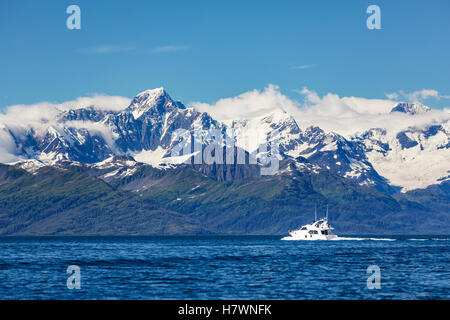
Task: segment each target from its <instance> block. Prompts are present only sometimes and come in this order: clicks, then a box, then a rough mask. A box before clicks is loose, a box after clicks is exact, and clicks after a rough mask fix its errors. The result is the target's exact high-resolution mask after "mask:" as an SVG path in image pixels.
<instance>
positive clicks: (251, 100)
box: [190, 85, 300, 120]
mask: <svg viewBox="0 0 450 320" xmlns="http://www.w3.org/2000/svg"><path fill="white" fill-rule="evenodd" d="M190 105H192V106H193V107H194V108H195V109H197V110H199V111H202V112H208V113H209V114H210V115H211V116H212V117H213V118H215V119H218V120H239V119H248V118H252V117H256V116H260V115H264V114H267V113H270V112H271V111H273V110H274V109H284V110H285V111H287V112H290V111H291V112H293V111H295V110H297V109H298V108H299V107H300V105H299V103H298V102H296V101H293V100H291V99H289V98H288V97H286V96H285V95H283V94H282V93H281V92H280V91H279V88H278V87H277V86H274V85H269V86H268V87H267V88H265V89H264V90H263V91H259V90H256V89H255V90H252V91H248V92H245V93H242V94H240V95H238V96H236V97H233V98H225V99H220V100H219V101H217V102H216V103H215V104H214V105H209V104H207V103H202V102H192V103H191V104H190Z"/></svg>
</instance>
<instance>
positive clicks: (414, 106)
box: [391, 102, 431, 115]
mask: <svg viewBox="0 0 450 320" xmlns="http://www.w3.org/2000/svg"><path fill="white" fill-rule="evenodd" d="M430 110H431V109H430V108H429V107H427V106H425V105H423V104H421V103H406V102H400V103H398V104H397V105H396V106H395V107H394V108H392V110H391V113H393V112H402V113H407V114H411V115H415V114H422V113H425V112H428V111H430Z"/></svg>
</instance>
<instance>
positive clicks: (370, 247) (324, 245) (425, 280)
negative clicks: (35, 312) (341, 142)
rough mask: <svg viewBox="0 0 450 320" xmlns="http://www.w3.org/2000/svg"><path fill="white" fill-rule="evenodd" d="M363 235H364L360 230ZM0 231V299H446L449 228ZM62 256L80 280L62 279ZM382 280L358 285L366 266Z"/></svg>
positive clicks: (448, 289)
mask: <svg viewBox="0 0 450 320" xmlns="http://www.w3.org/2000/svg"><path fill="white" fill-rule="evenodd" d="M365 238H367V237H365ZM382 238H389V239H393V240H394V241H386V240H359V241H356V240H343V241H312V242H303V241H281V240H280V237H273V236H224V237H219V236H211V237H210V236H208V237H205V236H202V237H56V238H55V237H44V238H43V237H39V238H36V237H35V238H27V237H24V238H22V237H21V238H17V237H10V238H4V237H3V238H0V298H1V299H449V298H450V271H449V270H450V248H449V245H450V236H443V237H442V236H441V237H439V236H421V237H419V236H400V237H399V236H396V237H395V236H384V237H382ZM69 265H78V266H79V267H80V270H81V289H80V290H76V289H74V290H69V289H68V288H67V285H66V280H67V278H68V276H69V275H68V274H67V273H66V270H67V267H68V266H69ZM370 265H377V266H379V268H380V271H381V289H373V290H369V289H368V288H367V278H368V277H369V276H370V274H367V272H366V271H367V267H368V266H370Z"/></svg>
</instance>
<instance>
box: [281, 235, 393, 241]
mask: <svg viewBox="0 0 450 320" xmlns="http://www.w3.org/2000/svg"><path fill="white" fill-rule="evenodd" d="M281 240H288V241H296V240H297V241H321V240H317V239H315V240H304V239H297V238H293V237H290V236H287V237H284V238H282V239H281ZM338 240H356V241H362V240H373V241H395V240H397V239H390V238H353V237H337V238H334V239H330V240H329V241H338ZM322 241H326V240H322Z"/></svg>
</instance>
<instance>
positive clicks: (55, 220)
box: [0, 88, 450, 235]
mask: <svg viewBox="0 0 450 320" xmlns="http://www.w3.org/2000/svg"><path fill="white" fill-rule="evenodd" d="M430 110H431V109H430V108H428V107H426V106H424V105H421V104H418V103H398V104H396V105H393V106H392V111H391V113H392V114H398V113H400V114H405V115H407V116H417V115H420V114H424V113H427V112H430ZM180 130H183V132H188V134H189V137H192V136H193V137H194V138H195V137H197V138H198V135H199V133H200V135H201V137H200V138H199V139H200V140H199V141H200V146H199V148H197V149H195V146H189V150H188V152H185V153H183V154H182V155H181V156H174V151H175V150H176V148H178V147H179V142H180V140H179V139H176V138H175V139H174V137H178V136H177V134H178V132H180ZM211 132H215V133H216V134H218V135H220V138H221V139H222V140H221V141H222V143H219V144H217V142H216V140H215V139H214V138H215V137H213V135H212V134H211ZM249 133H250V134H253V135H255V134H256V133H257V137H256V136H250V140H251V141H252V142H253V143H249ZM0 137H7V139H8V141H13V148H12V149H13V152H14V155H15V156H16V157H17V160H18V161H14V162H9V163H5V164H2V165H0V234H4V235H73V234H77V235H109V234H113V235H138V234H139V235H146V234H211V233H215V234H217V233H219V234H282V233H285V232H286V231H287V230H289V229H291V228H294V227H297V226H298V225H299V224H303V223H306V222H310V220H311V218H312V214H313V212H314V207H315V205H316V204H317V205H318V206H319V210H322V211H323V210H324V208H325V206H326V205H328V206H329V208H330V219H331V223H332V224H333V226H334V227H335V228H336V231H337V232H338V233H343V234H349V233H353V234H355V233H359V234H361V233H366V234H367V233H373V234H380V233H449V232H450V215H449V212H450V192H449V191H450V169H449V168H450V167H449V163H450V124H449V121H442V122H441V123H437V124H433V125H428V126H425V127H423V126H421V127H410V128H408V129H405V130H400V131H392V130H388V129H386V128H383V127H382V126H380V127H377V128H371V129H370V130H366V131H364V132H355V133H354V134H353V135H350V136H345V137H344V136H343V135H340V134H338V133H335V132H326V131H325V130H323V129H321V128H320V127H318V126H310V127H306V128H301V127H300V126H299V125H298V124H297V121H296V120H295V119H294V117H292V116H291V115H289V114H288V113H286V112H285V111H284V110H282V109H276V110H273V111H272V112H270V113H269V114H266V115H264V116H260V117H257V118H251V119H236V120H233V121H219V120H216V119H214V118H213V117H211V116H210V115H209V114H208V113H206V112H199V111H197V110H196V109H195V108H192V107H186V106H185V105H184V104H183V103H181V102H179V101H174V100H173V99H172V98H171V97H170V96H169V94H168V93H167V92H166V91H165V90H164V89H163V88H158V89H153V90H146V91H144V92H142V93H140V94H138V95H137V96H136V97H134V99H133V100H132V101H131V103H130V105H129V106H128V107H127V108H125V109H123V110H119V111H113V110H105V109H100V108H97V107H96V106H95V105H93V106H85V107H82V108H76V109H75V108H74V109H68V110H61V111H60V112H59V113H58V114H57V116H56V117H55V120H54V121H48V122H47V121H37V122H36V123H34V124H33V125H29V124H24V125H14V126H12V125H9V124H8V123H1V124H0ZM4 139H6V138H4ZM275 139H276V142H277V143H276V144H277V146H278V147H277V148H274V145H275ZM230 140H232V141H233V145H232V148H231V149H232V151H233V152H232V156H231V160H232V161H227V160H230V158H227V155H226V154H227V152H228V151H229V150H228V149H229V147H228V146H226V145H225V144H223V141H230ZM264 145H266V146H269V149H268V150H266V151H265V152H261V149H262V146H264ZM211 150H212V153H211V154H214V159H216V162H213V163H207V162H205V161H202V162H196V161H195V158H196V157H197V156H198V154H199V153H200V154H202V153H203V154H204V153H205V152H206V151H208V152H210V151H211ZM184 151H186V150H184ZM239 154H240V155H243V159H244V161H243V162H242V161H241V162H240V161H236V160H237V159H238V157H239V156H238V155H239ZM268 156H270V157H272V159H275V158H276V159H277V163H278V168H277V170H276V171H275V172H274V174H270V175H264V174H261V172H262V169H263V168H265V167H267V165H266V163H265V162H264V159H265V158H267V157H268ZM274 157H275V158H274ZM219 158H220V159H223V160H224V161H217V159H219ZM193 160H194V161H193ZM252 160H253V161H252Z"/></svg>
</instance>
